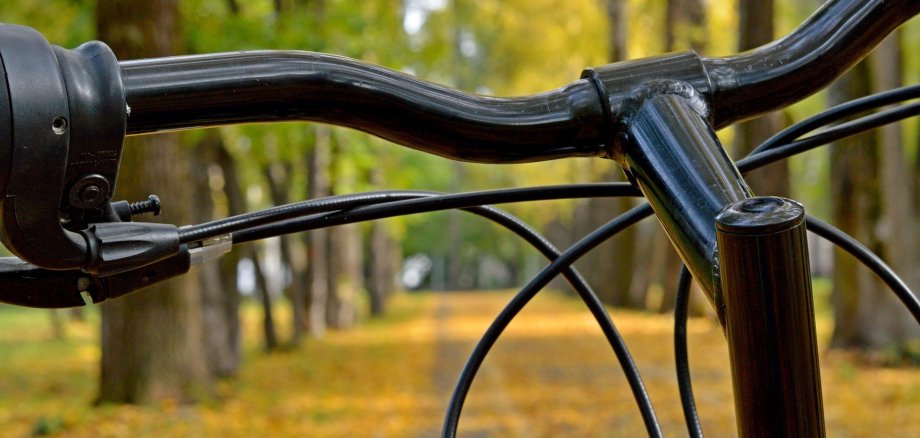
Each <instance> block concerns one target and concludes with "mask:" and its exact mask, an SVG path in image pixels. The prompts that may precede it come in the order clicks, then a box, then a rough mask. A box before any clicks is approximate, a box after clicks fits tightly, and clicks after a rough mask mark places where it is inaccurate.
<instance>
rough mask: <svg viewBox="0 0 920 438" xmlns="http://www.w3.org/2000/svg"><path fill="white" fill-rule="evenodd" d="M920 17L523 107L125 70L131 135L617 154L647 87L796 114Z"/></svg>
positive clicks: (280, 71) (293, 67) (516, 102)
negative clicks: (278, 134) (217, 133)
mask: <svg viewBox="0 0 920 438" xmlns="http://www.w3.org/2000/svg"><path fill="white" fill-rule="evenodd" d="M917 13H920V2H917V1H915V0H894V1H883V0H874V1H847V0H833V1H830V2H828V3H827V4H825V5H824V6H823V7H822V8H821V9H820V10H819V11H817V12H816V13H815V14H814V15H812V17H811V18H809V19H808V21H806V22H805V23H804V24H802V25H801V26H800V27H799V28H798V29H796V30H795V31H794V32H792V33H791V34H789V35H787V36H786V37H784V38H783V39H780V40H778V41H776V42H773V43H771V44H768V45H766V46H763V47H760V48H758V49H755V50H752V51H749V52H745V53H742V54H739V55H736V56H730V57H725V58H701V57H699V56H698V55H696V54H695V53H692V52H685V53H676V54H670V55H664V56H659V57H654V58H645V59H639V60H633V61H626V62H621V63H616V64H610V65H607V66H603V67H598V68H594V69H590V70H588V71H587V72H586V74H585V76H586V77H587V78H589V79H590V78H593V79H594V81H592V80H588V79H582V80H579V81H576V82H574V83H572V84H570V85H568V86H566V87H562V88H559V89H556V90H553V91H550V92H546V93H542V94H537V95H533V96H524V97H515V98H494V97H484V96H478V95H472V94H467V93H463V92H460V91H457V90H453V89H450V88H447V87H444V86H440V85H436V84H432V83H429V82H425V81H422V80H419V79H416V78H414V77H412V76H409V75H406V74H403V73H400V72H396V71H393V70H390V69H386V68H383V67H379V66H376V65H372V64H368V63H364V62H361V61H356V60H353V59H348V58H344V57H339V56H333V55H326V54H318V53H310V52H292V51H259V52H239V53H225V54H213V55H197V56H182V57H170V58H159V59H145V60H136V61H123V62H121V63H120V64H121V69H122V78H123V82H124V86H125V95H126V98H127V101H128V105H129V106H130V108H131V116H130V117H129V118H128V128H127V129H128V134H129V135H131V134H144V133H149V132H156V131H164V130H172V129H182V128H192V127H200V126H212V125H221V124H230V123H244V122H266V121H281V120H310V121H318V122H324V123H330V124H336V125H344V126H348V127H352V128H356V129H359V130H362V131H366V132H369V133H372V134H374V135H377V136H380V137H383V138H386V139H389V140H392V141H394V142H396V143H399V144H402V145H404V146H408V147H412V148H415V149H420V150H423V151H426V152H431V153H434V154H437V155H441V156H445V157H449V158H451V159H456V160H464V161H477V162H490V163H506V162H524V161H539V160H547V159H554V158H562V157H573V156H601V155H605V154H610V150H606V149H605V147H607V148H609V147H611V146H612V144H613V142H612V141H611V139H610V137H609V136H608V135H609V133H610V132H611V128H609V127H607V125H608V124H610V123H613V124H616V123H617V122H618V121H619V120H617V119H618V118H620V117H622V116H623V114H622V109H623V107H624V105H626V106H628V101H629V100H630V99H631V97H632V96H631V94H632V93H633V91H634V90H635V88H636V87H637V86H639V85H641V84H642V83H645V82H649V81H680V82H686V83H689V84H691V85H693V87H694V88H695V89H696V91H697V92H698V93H699V94H700V95H701V96H702V97H703V98H704V99H705V101H706V102H707V104H708V105H709V107H710V111H711V114H710V117H711V122H712V124H713V126H715V127H717V128H719V127H723V126H727V125H729V124H731V123H732V122H735V121H737V120H741V119H745V118H749V117H753V116H756V115H758V114H762V113H765V112H768V111H771V110H774V109H778V108H782V107H785V106H787V105H789V104H792V103H794V102H796V101H798V100H801V99H803V98H805V97H807V96H808V95H810V94H812V93H814V92H817V91H818V90H820V89H822V88H823V87H825V86H826V85H827V84H829V83H830V82H831V81H833V80H834V79H835V78H836V77H838V76H840V75H841V74H843V73H844V72H845V71H846V70H847V69H849V67H851V66H852V65H853V64H855V63H856V62H858V61H859V60H860V59H862V57H864V56H865V55H866V54H868V53H869V51H871V50H872V48H874V47H875V45H876V44H878V43H879V42H880V41H881V40H882V39H883V38H884V37H885V36H886V35H888V33H890V32H891V31H892V30H893V29H895V28H897V27H898V26H899V25H900V24H902V23H903V22H904V21H906V20H907V19H909V18H911V17H912V16H914V15H916V14H917ZM591 82H594V83H595V85H597V86H598V87H599V88H600V90H598V89H596V88H595V87H594V86H592V84H591ZM605 117H606V118H608V119H607V120H605ZM609 118H612V119H613V120H610V119H609ZM612 129H614V130H615V129H616V128H615V127H614V128H612Z"/></svg>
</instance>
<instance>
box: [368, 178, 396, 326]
mask: <svg viewBox="0 0 920 438" xmlns="http://www.w3.org/2000/svg"><path fill="white" fill-rule="evenodd" d="M370 178H371V184H372V185H373V186H374V187H377V188H381V187H384V185H385V183H384V180H383V172H381V171H380V169H379V168H376V167H375V168H373V169H372V170H371V176H370ZM369 248H370V250H369V251H368V255H369V259H368V263H369V264H370V266H369V269H368V271H369V272H368V276H367V280H368V281H367V293H368V297H369V298H370V300H369V301H370V314H371V315H372V316H380V315H383V314H384V312H386V309H387V303H388V302H389V300H390V297H391V296H393V294H394V293H395V291H396V289H397V286H396V274H397V272H399V268H400V265H401V264H402V263H401V261H402V257H401V256H400V254H399V252H400V251H399V245H397V244H396V242H394V241H393V237H392V236H391V235H390V230H389V227H388V226H387V223H386V222H384V221H381V220H377V221H374V222H373V223H372V224H371V236H370V243H369Z"/></svg>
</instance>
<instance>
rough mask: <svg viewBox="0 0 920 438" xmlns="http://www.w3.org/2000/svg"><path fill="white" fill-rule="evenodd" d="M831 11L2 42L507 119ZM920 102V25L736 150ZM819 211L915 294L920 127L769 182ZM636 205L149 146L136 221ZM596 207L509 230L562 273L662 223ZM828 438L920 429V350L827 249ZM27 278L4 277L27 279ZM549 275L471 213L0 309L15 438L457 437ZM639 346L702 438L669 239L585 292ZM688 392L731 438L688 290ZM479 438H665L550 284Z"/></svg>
mask: <svg viewBox="0 0 920 438" xmlns="http://www.w3.org/2000/svg"><path fill="white" fill-rule="evenodd" d="M820 5H821V1H819V0H804V1H802V0H800V1H793V0H766V1H763V0H760V1H758V0H362V1H348V0H185V1H178V0H146V1H141V0H97V1H90V0H18V1H7V2H3V3H2V4H0V23H14V24H21V25H26V26H30V27H33V28H35V29H36V30H38V31H39V32H41V33H42V34H43V35H44V36H45V37H46V38H47V39H48V41H50V42H51V43H52V44H55V45H59V46H62V47H65V48H73V47H76V46H79V45H80V44H82V43H84V42H86V41H90V40H100V41H103V42H105V43H106V44H108V45H109V46H110V47H111V48H112V50H113V51H114V53H115V54H116V56H117V57H118V58H119V59H120V60H129V59H141V58H152V57H163V56H173V55H189V54H205V53H215V52H231V51H244V50H245V51H252V50H306V51H315V52H324V53H331V54H336V55H342V56H346V57H350V58H355V59H359V60H362V61H366V62H370V63H373V64H378V65H382V66H385V67H387V68H390V69H393V70H396V71H399V72H402V73H405V74H409V75H412V76H415V77H418V78H421V79H424V80H427V81H431V82H434V83H438V84H443V85H446V86H450V87H453V88H458V89H461V90H464V91H467V92H470V93H476V94H482V95H490V96H521V95H529V94H534V93H540V92H544V91H547V90H551V89H555V88H557V87H561V86H564V85H566V84H569V83H571V82H573V81H575V80H577V79H578V78H579V77H580V75H581V73H582V71H583V70H584V69H586V68H589V67H593V66H601V65H605V64H607V63H611V62H616V61H621V60H627V59H634V58H640V57H646V56H652V55H655V54H661V53H665V52H672V51H679V50H694V51H696V52H698V53H700V54H702V55H705V56H725V55H729V54H734V53H738V52H741V51H745V50H749V49H752V48H755V47H758V46H760V45H763V44H766V43H768V42H769V41H772V40H774V39H776V38H778V37H781V36H782V35H784V34H786V33H788V32H790V31H792V30H793V29H794V28H795V27H796V26H798V25H799V24H800V23H801V22H802V21H804V20H805V19H806V18H807V17H808V16H809V15H810V14H812V13H813V12H814V11H815V10H816V9H817V8H819V7H820ZM918 83H920V21H918V19H916V18H915V19H913V20H912V21H909V22H908V23H907V24H906V25H904V26H902V27H901V28H900V29H899V30H898V31H896V32H895V33H893V34H892V35H891V36H889V37H888V38H887V39H886V40H885V42H883V43H882V45H880V46H879V47H878V48H877V49H876V50H875V51H874V52H873V53H872V54H871V55H870V56H869V57H867V58H866V59H865V60H864V61H862V62H861V63H859V64H858V65H857V66H856V67H854V68H853V69H851V70H850V71H849V72H848V73H847V74H846V75H845V76H843V77H841V78H839V79H838V80H836V81H835V82H834V83H833V84H832V85H831V86H830V88H829V89H828V90H826V91H823V92H820V93H817V94H815V95H813V96H811V97H809V98H807V99H806V100H804V101H802V102H800V103H799V104H796V105H794V106H793V107H791V108H788V109H785V110H782V111H778V112H774V113H770V114H766V115H764V116H761V117H758V118H756V119H752V120H748V121H744V122H742V123H739V124H736V125H734V126H732V127H728V128H725V129H723V130H721V131H719V132H718V135H719V138H720V140H721V142H722V144H723V146H724V147H725V148H726V150H727V151H728V153H729V155H730V156H732V157H734V158H736V159H737V158H740V157H743V156H745V155H746V154H748V153H749V152H750V151H752V150H753V149H754V148H755V147H756V146H757V145H758V144H760V143H761V142H763V141H765V140H766V139H768V138H769V137H770V136H772V135H773V134H775V133H777V132H779V131H780V130H782V129H784V128H785V127H787V126H790V125H792V124H794V123H796V122H798V121H801V120H803V119H805V118H807V117H809V116H812V115H814V114H816V113H818V112H820V111H822V110H824V109H826V108H828V107H831V106H833V105H837V104H840V103H843V102H847V101H850V100H853V99H856V98H859V97H862V96H865V95H869V94H872V93H877V92H881V91H884V90H890V89H894V88H898V87H901V86H904V85H913V84H918ZM746 177H747V178H748V181H749V183H750V185H751V187H752V189H753V190H754V192H755V193H757V194H763V195H777V196H786V197H790V198H793V199H797V200H800V201H801V202H803V204H804V205H805V206H806V209H807V210H808V212H809V213H810V214H812V215H814V216H816V217H818V218H821V219H822V220H825V221H827V222H829V223H832V224H835V225H836V226H837V227H839V228H840V229H842V230H843V231H845V232H847V233H848V234H850V235H852V236H853V237H855V238H856V239H857V240H859V241H860V242H862V243H863V244H864V245H866V246H867V247H869V248H870V249H872V250H873V251H874V252H876V253H877V254H878V255H879V256H880V257H881V258H883V259H884V260H885V261H886V262H887V263H888V264H889V265H890V266H891V267H892V268H893V270H894V271H895V272H897V273H898V274H899V275H900V276H901V277H902V279H903V280H904V282H905V283H907V285H908V286H910V287H911V289H912V290H920V269H916V266H915V265H916V263H917V261H918V260H920V233H918V230H920V122H918V120H917V118H913V119H907V120H905V121H902V122H899V123H896V124H892V125H888V126H885V127H883V128H880V129H876V130H873V131H869V132H866V133H863V134H860V135H858V136H855V137H851V138H848V139H845V140H841V141H839V142H836V143H834V144H832V145H829V146H825V147H821V148H817V149H815V150H812V151H809V152H806V153H803V154H800V155H798V156H795V157H793V158H791V159H789V160H786V161H784V162H781V163H776V164H771V165H769V166H768V167H766V168H765V169H762V170H758V171H755V172H751V173H750V174H748V175H747V176H746ZM609 181H626V178H625V177H624V175H623V173H622V171H621V170H620V168H619V167H618V166H617V164H616V163H615V162H614V161H613V160H606V159H598V158H577V159H566V160H559V161H549V162H539V163H528V164H513V165H486V164H474V163H461V162H455V161H450V160H447V159H445V158H441V157H437V156H434V155H429V154H425V153H423V152H419V151H415V150H412V149H408V148H405V147H401V146H398V145H395V144H392V143H390V142H387V141H386V140H383V139H380V138H376V137H373V136H370V135H367V134H364V133H362V132H358V131H356V130H351V129H346V128H342V127H335V126H329V125H322V124H315V123H275V124H267V123H262V124H248V125H234V126H223V127H217V128H208V129H196V130H185V131H178V132H169V133H160V134H156V135H144V136H131V137H129V138H128V140H127V142H126V144H125V148H124V154H123V156H122V164H121V168H120V175H119V180H118V182H117V187H116V190H115V198H116V199H118V200H122V199H124V200H129V201H132V202H133V201H138V200H143V199H146V198H147V196H149V195H151V194H155V195H157V196H158V197H159V198H160V199H161V201H162V203H163V214H162V215H160V216H158V217H157V218H154V219H151V220H154V221H163V222H167V223H174V224H178V225H184V224H197V223H202V222H207V221H211V220H215V219H218V218H224V217H227V216H231V215H238V214H242V213H244V212H249V211H255V210H259V209H264V208H267V207H270V206H276V205H283V204H288V203H291V202H296V201H301V200H305V199H313V198H321V197H326V196H332V195H342V194H349V193H358V192H366V191H372V190H383V189H405V190H426V191H436V192H468V191H476V190H486V189H495V188H507V187H530V186H539V185H554V184H567V183H587V182H609ZM639 202H640V201H639V200H637V199H630V198H594V199H578V200H564V201H540V202H532V203H520V204H506V205H501V208H503V209H505V210H507V211H508V212H510V213H512V214H514V215H516V216H517V217H519V218H521V219H522V220H523V221H525V222H527V223H528V224H530V225H531V226H532V227H534V228H535V229H536V230H538V231H539V232H541V233H543V234H544V235H545V236H546V237H547V238H548V239H549V240H550V241H552V242H553V243H554V244H555V245H556V246H557V247H559V248H563V249H564V248H567V247H569V246H570V245H572V244H573V243H574V242H576V241H577V240H578V239H580V238H581V237H582V236H584V235H586V234H588V233H589V232H591V231H592V230H594V229H596V228H598V227H599V226H601V225H602V224H604V223H606V222H607V221H609V220H610V219H611V218H613V217H615V216H616V215H618V214H620V213H622V212H624V211H626V210H628V209H629V208H631V207H633V206H636V205H638V204H639ZM809 246H810V249H809V250H810V253H811V269H812V275H813V278H814V280H813V288H814V295H815V297H814V299H815V309H816V313H817V333H818V337H819V339H818V344H819V354H820V360H821V368H822V370H821V373H822V376H821V377H822V379H823V394H824V395H823V398H824V403H825V421H826V423H827V429H828V435H829V436H842V437H848V436H854V437H861V436H903V437H908V436H915V435H916V433H917V431H918V430H920V416H918V415H917V414H916V413H917V412H918V409H920V326H918V324H917V322H916V321H915V320H914V319H913V318H912V316H911V315H910V314H909V313H908V311H907V310H906V309H905V308H904V307H903V305H902V304H901V303H900V301H898V299H897V298H895V296H894V295H893V294H892V293H891V292H890V291H889V290H888V288H887V287H886V286H885V285H884V283H882V282H881V281H880V280H878V279H877V278H876V277H874V276H873V274H872V273H871V272H870V271H868V270H867V269H864V268H862V267H860V266H859V264H858V262H856V261H855V260H854V259H852V258H851V257H850V256H849V255H847V254H845V253H844V252H842V251H839V250H835V249H834V247H833V246H832V245H831V244H829V243H827V242H825V241H823V240H821V239H819V238H817V237H815V236H812V235H810V236H809ZM0 251H3V255H9V254H8V253H7V252H5V250H2V249H0ZM546 264H547V261H546V260H545V259H544V258H543V257H542V256H541V254H540V253H539V252H538V251H536V250H534V249H533V248H531V247H530V246H529V245H528V244H527V243H526V242H524V241H522V240H521V239H520V238H519V237H517V236H515V235H514V234H512V233H510V232H508V231H506V230H504V229H502V228H501V227H499V226H498V225H495V224H492V223H490V222H488V221H485V220H483V219H482V218H481V217H477V216H475V215H471V214H468V213H467V212H464V211H459V210H456V211H447V212H435V213H424V214H415V215H410V216H404V217H397V218H390V219H383V220H377V221H372V222H366V223H359V224H350V225H343V226H337V227H332V228H328V229H318V230H311V231H308V232H303V233H297V234H290V235H286V236H283V237H281V238H271V239H266V240H261V241H257V242H252V243H245V244H241V245H237V246H235V247H234V249H233V251H232V252H230V253H228V254H225V255H223V256H222V257H221V258H220V259H218V260H215V261H211V262H208V263H205V264H202V265H200V266H197V267H195V268H193V270H192V271H191V272H190V273H189V274H187V275H185V276H183V277H181V278H179V279H175V280H171V281H169V282H166V283H162V284H157V285H154V286H152V287H149V288H147V289H144V290H141V291H138V292H135V293H133V294H131V295H128V296H125V297H121V298H118V299H115V300H111V301H109V302H106V303H104V304H101V305H89V306H86V307H83V308H76V309H57V310H39V309H25V308H18V307H13V306H7V305H0V394H3V397H2V399H0V430H2V431H3V432H0V435H3V436H67V437H76V436H94V437H96V436H111V437H121V436H263V435H264V436H267V435H276V436H399V437H402V436H411V437H415V436H437V435H439V434H440V427H441V422H442V418H443V415H444V412H445V410H446V409H447V405H448V400H449V399H450V395H451V392H452V390H453V388H454V384H455V383H456V380H457V376H458V375H459V373H460V372H461V370H462V368H463V365H464V363H465V361H466V358H467V356H468V355H469V354H470V351H472V349H473V346H474V345H475V343H476V341H477V340H478V339H479V337H480V336H481V335H482V333H483V332H484V331H485V330H486V328H487V327H488V325H489V323H490V322H491V321H492V319H493V318H495V316H496V315H497V314H498V313H499V311H500V310H501V309H502V307H503V306H504V304H505V303H507V302H508V301H509V300H511V298H512V297H513V295H514V292H515V291H516V290H517V289H519V288H520V287H522V286H523V285H524V284H525V283H526V282H527V281H528V280H530V279H531V278H532V277H533V276H534V275H536V274H537V273H538V272H539V271H540V270H541V269H542V268H544V267H545V266H546ZM575 266H576V267H577V268H578V269H579V270H580V271H581V273H582V274H583V275H584V277H585V278H586V279H587V281H588V282H589V283H590V284H591V285H592V287H593V288H594V290H595V291H596V293H597V294H598V296H599V297H600V298H601V300H602V301H603V302H604V303H605V304H606V305H608V306H609V307H608V310H609V313H610V315H611V317H612V319H613V321H614V323H616V324H617V327H618V329H619V330H620V331H621V332H622V334H623V337H624V338H625V340H626V343H627V346H629V347H630V350H631V351H632V353H633V356H634V357H635V359H636V363H637V365H638V368H639V371H640V372H641V373H642V375H643V378H644V379H645V383H646V385H647V387H648V391H649V394H650V398H651V399H652V402H653V404H654V406H655V409H656V412H657V414H658V417H659V419H660V421H661V423H662V429H663V432H664V434H665V436H683V435H685V434H686V426H685V425H684V418H683V412H682V410H681V405H680V400H679V394H678V390H677V383H676V382H677V380H676V376H675V371H674V353H673V345H672V343H673V312H674V306H675V290H676V288H677V283H678V274H679V268H680V266H681V262H680V259H679V258H678V256H677V255H676V253H675V252H674V251H673V250H672V249H671V246H670V242H669V241H668V239H667V238H666V237H665V236H664V234H663V232H662V230H661V227H660V224H659V223H658V222H656V221H654V220H645V221H643V222H640V223H639V224H638V225H636V226H634V227H632V228H630V229H628V230H627V231H626V232H623V233H621V234H619V235H617V236H616V237H614V238H613V239H611V240H610V241H608V242H605V243H604V244H602V245H601V246H599V247H598V248H596V249H595V250H594V251H592V252H591V253H589V254H588V255H586V256H585V257H583V258H582V259H580V260H579V261H578V262H577V263H576V265H575ZM693 294H694V295H692V297H691V302H690V312H691V319H690V323H689V329H688V333H689V350H690V366H691V371H692V376H693V382H694V385H695V386H694V391H695V394H696V397H697V405H698V408H699V411H700V417H701V422H702V427H703V430H704V432H706V434H707V435H708V436H716V437H720V436H734V435H735V434H736V433H737V432H736V426H735V412H734V405H733V399H732V390H731V374H730V371H729V359H728V352H727V347H726V345H725V337H724V335H723V332H722V329H721V328H720V326H719V323H718V320H717V319H716V316H715V313H714V311H713V310H712V309H711V307H710V305H709V301H708V300H707V299H706V298H705V297H704V296H703V294H702V293H701V291H699V290H694V291H693ZM459 430H460V435H461V436H522V437H530V436H642V435H644V434H645V428H644V426H643V422H642V418H641V416H640V414H639V411H638V409H637V408H636V402H635V400H634V399H633V397H632V394H631V392H630V390H629V386H628V384H627V382H626V380H625V379H624V373H623V371H622V370H621V369H620V366H619V364H618V362H617V360H616V358H615V356H614V355H613V353H612V352H611V350H610V346H609V345H607V344H606V342H605V339H604V337H603V335H602V333H601V331H600V329H599V328H598V327H597V325H596V324H595V323H594V320H593V319H592V317H591V314H590V313H589V312H588V310H586V308H585V307H584V305H583V304H582V303H581V301H579V300H578V297H577V296H576V295H575V294H574V293H573V292H572V290H571V288H570V287H569V286H568V285H567V284H566V283H564V282H563V281H561V280H556V281H554V282H553V283H551V285H550V286H549V287H548V288H546V290H544V291H541V293H540V294H539V295H538V296H537V297H536V298H535V299H534V301H533V302H532V303H531V304H529V305H528V307H527V308H526V309H525V310H524V311H523V312H522V313H521V314H520V316H519V318H518V319H516V320H515V322H513V323H512V324H511V326H510V327H509V329H508V331H507V332H506V333H505V334H504V335H503V337H502V338H501V340H499V341H498V343H497V344H496V346H495V349H494V352H493V354H491V355H490V356H489V358H488V359H487V360H486V362H485V364H484V365H483V367H482V369H481V370H480V372H479V376H478V377H477V380H476V382H475V384H474V385H473V387H472V390H471V392H470V394H469V400H468V401H467V404H466V405H465V408H464V411H463V416H462V418H461V420H460V426H459Z"/></svg>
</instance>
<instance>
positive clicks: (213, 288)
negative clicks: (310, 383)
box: [190, 129, 240, 378]
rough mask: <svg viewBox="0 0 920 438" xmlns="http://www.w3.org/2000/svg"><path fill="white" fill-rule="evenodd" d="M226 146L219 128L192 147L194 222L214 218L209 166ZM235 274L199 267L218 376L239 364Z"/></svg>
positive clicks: (207, 338) (210, 361) (207, 348)
mask: <svg viewBox="0 0 920 438" xmlns="http://www.w3.org/2000/svg"><path fill="white" fill-rule="evenodd" d="M223 147H224V146H223V138H222V137H221V135H220V131H218V130H216V129H211V130H208V131H207V132H206V133H205V134H204V137H203V138H202V139H201V140H200V141H198V142H197V143H196V144H195V145H194V146H193V147H192V148H191V160H192V161H191V163H192V167H193V168H194V169H199V170H198V171H197V172H192V173H191V181H190V182H191V184H192V185H193V186H194V187H195V190H193V191H192V193H193V194H192V196H193V197H194V203H195V205H196V206H197V208H195V209H194V212H193V219H194V222H195V223H202V222H207V221H210V220H213V219H215V217H214V210H215V206H214V199H213V193H212V190H211V181H210V179H211V178H210V172H209V171H206V169H208V167H209V166H211V165H212V164H213V163H214V162H215V161H217V157H218V154H219V151H220V150H221V149H222V148H223ZM234 274H235V271H234V272H232V273H231V274H230V275H225V272H224V270H223V269H222V265H221V264H220V263H216V262H212V263H205V264H203V265H201V266H199V267H198V270H197V277H198V280H199V287H200V288H201V317H202V318H201V320H202V335H203V338H202V343H203V344H204V354H205V361H206V362H207V365H208V370H209V372H210V375H212V376H214V377H218V378H221V377H230V376H233V375H235V374H236V372H237V370H238V369H239V366H240V315H239V305H240V295H239V290H237V287H236V276H235V275H234ZM192 275H195V273H193V274H192Z"/></svg>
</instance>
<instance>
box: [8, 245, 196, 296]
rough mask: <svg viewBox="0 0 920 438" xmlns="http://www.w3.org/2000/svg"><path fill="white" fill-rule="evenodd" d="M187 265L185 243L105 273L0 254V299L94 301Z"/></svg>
mask: <svg viewBox="0 0 920 438" xmlns="http://www.w3.org/2000/svg"><path fill="white" fill-rule="evenodd" d="M190 266H191V256H190V253H189V249H188V247H187V246H186V245H182V247H181V249H180V251H179V252H178V253H177V254H175V255H174V256H172V257H169V258H166V259H163V260H160V261H158V262H155V263H152V264H149V265H146V266H142V267H140V268H136V269H133V270H130V271H125V272H121V273H118V274H114V275H109V276H96V275H93V274H89V273H86V272H83V271H81V270H79V269H73V270H66V271H55V270H50V269H43V268H40V267H38V266H35V265H33V264H31V263H28V262H25V261H23V260H21V259H19V258H16V257H2V258H0V302H3V303H7V304H14V305H17V306H26V307H39V308H46V309H56V308H66V307H78V306H83V305H85V304H87V301H92V302H93V303H97V304H98V303H101V302H103V301H105V300H108V299H112V298H117V297H120V296H122V295H125V294H128V293H130V292H134V291H137V290H140V289H143V288H145V287H147V286H151V285H153V284H156V283H159V282H162V281H164V280H168V279H170V278H173V277H177V276H179V275H182V274H185V273H186V272H188V270H189V267H190ZM87 295H88V296H87Z"/></svg>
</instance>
